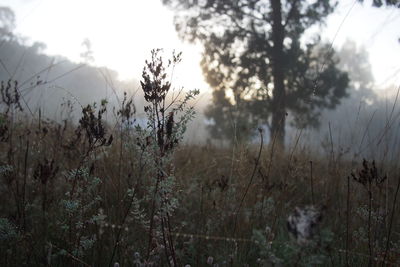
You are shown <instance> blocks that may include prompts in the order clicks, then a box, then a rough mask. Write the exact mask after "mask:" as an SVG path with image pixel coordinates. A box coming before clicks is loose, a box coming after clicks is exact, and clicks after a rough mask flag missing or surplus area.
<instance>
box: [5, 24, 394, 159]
mask: <svg viewBox="0 0 400 267" xmlns="http://www.w3.org/2000/svg"><path fill="white" fill-rule="evenodd" d="M6 27H11V26H10V25H7V24H5V23H3V25H2V31H1V32H0V34H1V36H0V40H1V43H0V60H1V72H0V80H2V81H5V82H6V81H7V80H9V79H12V80H16V81H18V83H19V85H18V88H19V90H20V92H21V93H22V96H23V108H24V113H25V114H26V115H27V116H33V117H36V118H37V117H38V116H39V113H40V115H41V116H43V117H45V118H48V119H50V120H55V121H61V120H62V119H65V118H69V119H71V120H72V121H75V122H76V121H77V120H78V119H79V115H80V112H81V107H83V106H85V105H87V104H90V103H93V102H98V103H99V102H100V101H101V100H102V99H107V101H108V102H109V111H108V112H107V116H106V119H107V120H108V121H109V122H110V123H113V122H114V119H115V111H113V107H118V106H119V104H120V102H121V100H122V97H123V92H127V93H128V95H129V97H133V99H134V103H135V106H136V109H137V114H136V117H137V119H138V120H144V119H145V118H144V112H143V105H144V102H143V101H144V100H143V97H142V96H143V94H142V91H141V88H140V83H139V80H140V77H133V78H132V79H131V80H129V81H126V80H124V81H122V80H119V79H118V73H117V72H116V71H114V70H111V69H109V68H107V67H95V66H91V65H90V63H89V62H87V61H90V60H87V58H86V59H85V58H84V57H83V58H82V62H79V63H77V62H72V61H70V60H68V59H67V58H64V57H62V56H48V55H46V46H45V44H42V43H34V44H33V45H28V44H27V42H26V41H25V39H24V37H21V36H17V35H14V34H10V32H9V31H7V29H6ZM150 49H151V48H149V50H150ZM337 52H338V58H339V66H340V68H341V69H342V70H344V71H347V72H348V74H349V77H350V80H351V82H350V84H349V88H348V90H347V92H348V97H347V98H344V99H342V100H341V104H340V105H339V106H337V108H336V109H334V110H323V111H322V114H321V119H320V122H321V123H320V126H319V127H318V128H313V129H309V128H307V129H297V128H295V127H292V126H291V124H290V123H291V121H290V116H291V114H289V116H288V117H289V121H288V125H287V136H286V142H287V143H288V144H289V148H290V149H293V148H294V147H297V146H311V147H312V148H313V149H315V150H319V151H325V152H328V153H329V152H331V153H330V154H332V152H334V154H336V157H341V156H350V157H363V156H368V155H377V153H378V154H379V155H381V156H384V157H388V158H396V157H399V155H398V154H397V153H398V151H400V149H399V145H400V142H399V141H400V140H398V139H399V138H400V124H399V116H400V109H399V107H398V104H397V93H398V88H397V87H396V86H395V85H392V86H388V87H387V89H386V90H381V91H377V90H375V89H374V88H375V87H376V85H375V83H374V79H373V75H372V72H371V66H370V63H369V60H368V53H367V52H366V50H365V49H364V48H363V47H357V45H356V44H355V43H354V42H352V41H351V40H348V41H347V42H346V43H345V44H344V45H343V46H342V48H341V49H340V50H339V51H337ZM83 55H85V53H83ZM86 55H87V54H86ZM143 64H144V62H143ZM172 83H173V81H172ZM173 85H174V84H173ZM175 86H176V88H179V86H180V85H179V84H177V85H175ZM186 89H193V88H186ZM211 99H212V97H211V92H209V91H202V92H201V95H200V96H199V97H198V98H197V99H196V100H194V101H192V102H191V104H192V105H194V106H195V108H196V111H197V114H196V117H195V118H194V120H193V121H192V123H191V124H190V127H189V129H188V132H187V134H186V137H187V138H186V141H187V142H189V143H200V144H202V143H203V144H204V143H206V142H212V143H214V144H217V145H219V144H222V145H227V144H228V143H227V142H224V140H212V139H210V135H209V133H208V131H207V127H206V126H207V125H209V123H210V121H208V120H207V118H206V117H205V115H204V110H205V109H206V108H207V106H208V105H209V104H211V101H212V100H211ZM66 104H72V108H71V106H69V105H66ZM39 111H40V112H39ZM232 134H234V133H232ZM253 142H255V143H256V142H258V139H257V138H256V137H255V138H254V139H253ZM389 148H392V149H389ZM393 148H396V149H393ZM388 151H390V153H391V154H390V153H389V152H388Z"/></svg>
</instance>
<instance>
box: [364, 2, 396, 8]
mask: <svg viewBox="0 0 400 267" xmlns="http://www.w3.org/2000/svg"><path fill="white" fill-rule="evenodd" d="M358 1H359V2H361V3H363V2H364V0H358ZM383 5H386V6H394V7H397V8H400V1H399V0H385V1H382V0H372V6H374V7H381V6H383Z"/></svg>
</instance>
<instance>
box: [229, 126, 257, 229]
mask: <svg viewBox="0 0 400 267" xmlns="http://www.w3.org/2000/svg"><path fill="white" fill-rule="evenodd" d="M259 132H260V138H261V144H260V150H259V151H258V156H257V160H256V164H255V165H254V169H253V173H252V174H251V177H250V180H249V183H248V184H247V186H246V190H245V191H244V194H243V196H242V199H241V200H240V203H239V206H238V208H237V209H236V212H235V214H236V217H235V224H234V227H233V236H235V232H236V225H237V220H238V215H239V211H240V209H241V207H242V205H243V202H244V199H245V198H246V195H247V193H248V192H249V189H250V186H251V184H252V183H253V179H254V175H255V174H256V170H257V167H258V163H259V162H260V158H261V152H262V148H263V144H264V139H263V134H262V130H261V128H260V129H259Z"/></svg>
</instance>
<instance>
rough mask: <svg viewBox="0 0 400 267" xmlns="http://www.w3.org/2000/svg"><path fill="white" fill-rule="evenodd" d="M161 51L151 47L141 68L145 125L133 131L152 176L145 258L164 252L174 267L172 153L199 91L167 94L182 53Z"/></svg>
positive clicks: (180, 138)
mask: <svg viewBox="0 0 400 267" xmlns="http://www.w3.org/2000/svg"><path fill="white" fill-rule="evenodd" d="M161 52H162V50H161V49H155V50H152V51H151V60H150V61H146V64H145V67H144V69H143V73H142V80H141V82H140V83H141V86H142V89H143V92H144V98H145V100H146V102H147V105H146V106H145V107H144V111H145V113H146V117H147V127H141V126H140V125H136V128H135V130H136V132H137V134H138V142H137V144H138V148H139V149H140V150H142V152H143V154H144V155H146V156H145V161H147V166H148V167H149V172H148V173H149V175H150V179H151V180H150V181H151V183H150V187H149V192H148V194H149V195H148V199H149V200H150V201H151V203H150V205H149V210H150V214H149V229H148V247H147V261H151V260H154V259H155V258H160V256H161V255H160V253H164V254H165V261H166V263H167V264H168V265H169V266H171V265H173V266H177V265H178V259H177V253H176V250H175V246H174V242H173V235H172V233H173V230H174V229H173V225H172V221H171V217H172V215H173V212H174V210H175V209H176V208H177V207H178V203H177V198H176V193H175V192H176V182H175V177H174V166H173V164H172V156H173V153H174V151H175V150H176V147H177V145H178V144H179V142H180V141H181V140H182V138H183V135H184V132H185V130H186V126H187V123H188V122H189V121H190V119H191V118H192V117H193V115H194V109H193V107H189V108H187V105H188V101H189V100H191V99H192V98H194V97H195V96H196V95H197V94H198V93H199V91H198V90H193V91H188V92H187V93H186V94H185V96H184V97H183V98H181V97H182V96H181V94H182V92H183V90H182V89H180V90H179V92H178V93H177V94H176V95H175V94H174V93H173V92H172V96H170V94H171V91H174V89H173V88H172V87H171V81H170V80H169V79H171V78H172V74H173V70H174V67H175V66H176V64H178V63H179V62H180V61H181V53H175V52H174V53H173V54H172V58H171V59H169V60H168V61H167V62H166V63H165V62H164V61H163V59H162V56H161V55H160V54H161ZM168 71H171V73H168ZM169 97H171V98H170V99H168V98H169ZM178 116H179V117H178Z"/></svg>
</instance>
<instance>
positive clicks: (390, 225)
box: [382, 177, 400, 266]
mask: <svg viewBox="0 0 400 267" xmlns="http://www.w3.org/2000/svg"><path fill="white" fill-rule="evenodd" d="M398 180H399V181H398V182H397V188H396V193H395V194H394V199H393V206H392V214H391V216H390V224H389V231H388V235H387V238H386V248H385V253H384V254H383V261H382V266H384V264H385V261H386V256H387V253H388V251H389V244H390V234H391V233H392V225H393V219H394V213H395V211H396V201H397V195H398V194H399V189H400V177H399V179H398Z"/></svg>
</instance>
